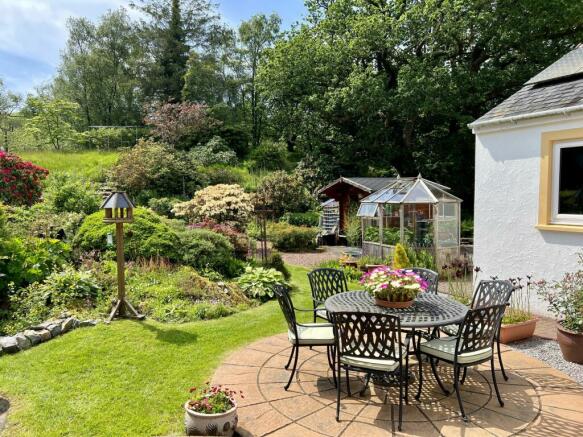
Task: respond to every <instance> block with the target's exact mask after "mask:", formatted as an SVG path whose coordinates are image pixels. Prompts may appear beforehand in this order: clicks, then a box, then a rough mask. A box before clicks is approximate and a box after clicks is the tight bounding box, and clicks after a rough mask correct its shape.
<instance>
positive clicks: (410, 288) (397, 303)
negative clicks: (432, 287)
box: [360, 266, 429, 308]
mask: <svg viewBox="0 0 583 437" xmlns="http://www.w3.org/2000/svg"><path fill="white" fill-rule="evenodd" d="M360 283H361V284H362V285H363V286H364V289H365V290H366V291H368V292H369V293H370V295H371V296H372V297H373V298H374V300H375V303H376V304H377V305H380V306H384V307H388V308H408V307H410V306H411V305H413V301H414V300H415V298H416V297H417V294H419V293H420V292H423V291H426V290H427V288H428V286H429V284H428V283H427V281H425V280H424V279H423V278H422V277H421V276H419V275H417V274H416V273H414V272H412V271H407V270H393V269H391V268H390V267H386V266H384V267H378V268H376V269H374V270H373V271H372V272H368V273H365V274H364V275H362V278H361V279H360Z"/></svg>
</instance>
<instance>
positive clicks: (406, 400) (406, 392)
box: [403, 353, 409, 405]
mask: <svg viewBox="0 0 583 437" xmlns="http://www.w3.org/2000/svg"><path fill="white" fill-rule="evenodd" d="M403 378H405V404H407V405H409V354H408V353H407V355H406V356H405V375H404V376H403Z"/></svg>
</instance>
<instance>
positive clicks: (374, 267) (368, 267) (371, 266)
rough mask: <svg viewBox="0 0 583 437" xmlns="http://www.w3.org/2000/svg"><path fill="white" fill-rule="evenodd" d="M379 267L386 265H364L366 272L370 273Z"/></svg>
mask: <svg viewBox="0 0 583 437" xmlns="http://www.w3.org/2000/svg"><path fill="white" fill-rule="evenodd" d="M379 267H386V266H385V265H383V264H367V265H366V271H367V272H368V273H370V272H372V271H373V270H374V269H377V268H379Z"/></svg>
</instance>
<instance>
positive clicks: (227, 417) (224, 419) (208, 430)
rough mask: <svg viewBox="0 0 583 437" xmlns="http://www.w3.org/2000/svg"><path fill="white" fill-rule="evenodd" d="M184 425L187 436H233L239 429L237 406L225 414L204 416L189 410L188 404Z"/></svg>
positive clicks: (186, 405) (186, 404) (185, 406)
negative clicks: (236, 429) (237, 428)
mask: <svg viewBox="0 0 583 437" xmlns="http://www.w3.org/2000/svg"><path fill="white" fill-rule="evenodd" d="M184 411H185V412H184V424H185V425H186V435H199V436H203V435H220V436H229V437H230V436H232V435H233V434H234V432H235V428H236V427H237V423H238V421H239V417H238V416H237V405H236V404H235V406H234V407H233V408H231V409H230V410H229V411H227V412H225V413H219V414H203V413H197V412H196V411H192V410H191V409H190V408H188V402H187V403H185V404H184Z"/></svg>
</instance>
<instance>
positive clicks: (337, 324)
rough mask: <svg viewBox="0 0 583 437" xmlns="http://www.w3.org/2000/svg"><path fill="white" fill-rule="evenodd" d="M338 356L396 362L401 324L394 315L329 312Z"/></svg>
mask: <svg viewBox="0 0 583 437" xmlns="http://www.w3.org/2000/svg"><path fill="white" fill-rule="evenodd" d="M329 317H330V321H331V322H332V323H333V324H334V337H335V339H336V347H337V348H338V353H339V355H340V356H345V355H350V356H354V357H361V358H376V359H391V360H395V361H399V360H400V357H402V356H403V355H402V351H401V341H400V340H401V323H400V321H399V318H398V317H397V316H390V315H386V314H377V313H360V312H338V313H329Z"/></svg>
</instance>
